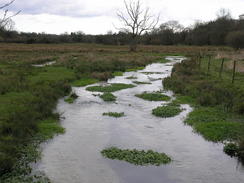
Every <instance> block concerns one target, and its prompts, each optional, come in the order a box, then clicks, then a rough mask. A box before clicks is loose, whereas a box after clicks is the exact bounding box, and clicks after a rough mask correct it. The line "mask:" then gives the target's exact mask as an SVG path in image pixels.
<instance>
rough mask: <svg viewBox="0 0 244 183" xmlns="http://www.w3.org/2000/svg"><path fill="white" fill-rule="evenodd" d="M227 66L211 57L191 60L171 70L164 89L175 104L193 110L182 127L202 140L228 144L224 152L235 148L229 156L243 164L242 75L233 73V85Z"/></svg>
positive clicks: (225, 62)
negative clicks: (173, 99)
mask: <svg viewBox="0 0 244 183" xmlns="http://www.w3.org/2000/svg"><path fill="white" fill-rule="evenodd" d="M230 62H232V61H231V60H230V59H225V61H224V62H223V64H222V59H218V58H215V57H213V58H211V59H210V60H209V57H204V58H201V59H196V58H191V59H189V60H187V61H183V62H182V63H179V64H176V65H175V66H174V68H173V72H172V74H171V77H168V78H166V79H165V80H164V86H165V87H166V88H167V89H170V90H173V91H174V92H175V93H176V96H178V98H177V99H176V101H175V103H183V104H184V103H188V104H191V105H192V106H193V107H194V110H193V112H191V113H190V114H189V115H188V117H187V119H186V120H185V123H186V124H188V125H191V126H192V127H193V129H194V131H195V132H197V133H199V134H201V135H202V136H203V137H204V138H205V139H206V140H209V141H213V142H231V145H230V144H228V143H226V147H225V152H226V149H229V148H230V147H233V144H235V148H232V150H233V149H234V150H235V151H236V152H235V153H233V152H232V154H234V155H236V156H238V157H239V158H240V159H241V161H244V146H243V142H244V73H243V72H236V74H235V78H234V82H233V70H232V69H230V68H229V67H228V65H229V63H230ZM239 62H240V63H242V62H243V61H241V60H240V61H239ZM221 65H222V66H223V67H222V68H223V69H221ZM221 70H222V71H221Z"/></svg>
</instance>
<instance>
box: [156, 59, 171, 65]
mask: <svg viewBox="0 0 244 183" xmlns="http://www.w3.org/2000/svg"><path fill="white" fill-rule="evenodd" d="M158 62H159V63H162V64H164V63H168V62H170V60H167V59H165V58H162V59H160V60H159V61H158Z"/></svg>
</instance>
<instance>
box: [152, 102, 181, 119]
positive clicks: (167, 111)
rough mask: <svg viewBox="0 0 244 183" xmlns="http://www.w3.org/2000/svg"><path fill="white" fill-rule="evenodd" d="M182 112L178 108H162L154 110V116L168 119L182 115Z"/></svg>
mask: <svg viewBox="0 0 244 183" xmlns="http://www.w3.org/2000/svg"><path fill="white" fill-rule="evenodd" d="M181 111H182V110H181V109H180V107H178V106H171V105H169V106H160V107H157V108H155V109H153V110H152V114H153V115H155V116H157V117H162V118H168V117H173V116H176V115H178V114H180V112H181Z"/></svg>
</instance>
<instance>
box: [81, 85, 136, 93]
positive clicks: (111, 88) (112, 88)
mask: <svg viewBox="0 0 244 183" xmlns="http://www.w3.org/2000/svg"><path fill="white" fill-rule="evenodd" d="M133 87H135V86H134V85H132V84H123V83H114V84H111V85H108V86H91V87H88V88H86V89H87V90H88V91H95V92H115V91H118V90H123V89H127V88H133Z"/></svg>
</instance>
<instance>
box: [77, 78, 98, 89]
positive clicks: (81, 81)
mask: <svg viewBox="0 0 244 183" xmlns="http://www.w3.org/2000/svg"><path fill="white" fill-rule="evenodd" d="M97 82H98V80H97V79H94V78H81V79H79V80H76V81H74V82H72V86H75V87H82V86H87V85H91V84H94V83H97Z"/></svg>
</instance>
